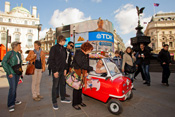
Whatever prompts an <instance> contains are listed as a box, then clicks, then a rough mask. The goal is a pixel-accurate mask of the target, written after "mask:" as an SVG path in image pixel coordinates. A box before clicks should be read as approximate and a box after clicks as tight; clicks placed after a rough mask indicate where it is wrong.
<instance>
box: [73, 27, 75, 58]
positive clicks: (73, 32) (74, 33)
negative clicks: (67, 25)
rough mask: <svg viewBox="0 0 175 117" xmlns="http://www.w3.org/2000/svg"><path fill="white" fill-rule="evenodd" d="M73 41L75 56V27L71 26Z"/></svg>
mask: <svg viewBox="0 0 175 117" xmlns="http://www.w3.org/2000/svg"><path fill="white" fill-rule="evenodd" d="M73 36H74V37H73V41H74V55H75V26H73Z"/></svg>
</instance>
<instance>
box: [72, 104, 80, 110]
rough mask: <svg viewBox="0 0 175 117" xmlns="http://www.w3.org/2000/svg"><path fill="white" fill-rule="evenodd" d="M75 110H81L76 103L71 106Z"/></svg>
mask: <svg viewBox="0 0 175 117" xmlns="http://www.w3.org/2000/svg"><path fill="white" fill-rule="evenodd" d="M73 107H74V108H75V109H76V110H81V108H80V107H79V106H78V105H76V106H73Z"/></svg>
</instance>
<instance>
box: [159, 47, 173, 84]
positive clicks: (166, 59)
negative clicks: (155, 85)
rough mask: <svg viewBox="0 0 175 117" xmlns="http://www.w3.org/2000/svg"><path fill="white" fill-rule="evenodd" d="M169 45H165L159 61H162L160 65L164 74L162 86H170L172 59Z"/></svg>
mask: <svg viewBox="0 0 175 117" xmlns="http://www.w3.org/2000/svg"><path fill="white" fill-rule="evenodd" d="M168 47H169V45H168V44H165V45H163V49H162V50H161V51H160V52H159V55H158V59H159V60H160V64H161V66H162V68H163V72H162V85H165V86H169V83H168V78H169V76H170V68H169V65H171V57H170V53H169V52H168Z"/></svg>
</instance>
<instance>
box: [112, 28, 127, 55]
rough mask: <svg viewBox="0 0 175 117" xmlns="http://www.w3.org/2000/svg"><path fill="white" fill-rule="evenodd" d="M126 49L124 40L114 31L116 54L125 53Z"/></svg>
mask: <svg viewBox="0 0 175 117" xmlns="http://www.w3.org/2000/svg"><path fill="white" fill-rule="evenodd" d="M125 49H126V47H125V44H124V43H123V39H122V38H121V37H120V36H119V35H118V34H117V33H116V30H114V52H115V51H116V50H118V51H123V52H124V51H125Z"/></svg>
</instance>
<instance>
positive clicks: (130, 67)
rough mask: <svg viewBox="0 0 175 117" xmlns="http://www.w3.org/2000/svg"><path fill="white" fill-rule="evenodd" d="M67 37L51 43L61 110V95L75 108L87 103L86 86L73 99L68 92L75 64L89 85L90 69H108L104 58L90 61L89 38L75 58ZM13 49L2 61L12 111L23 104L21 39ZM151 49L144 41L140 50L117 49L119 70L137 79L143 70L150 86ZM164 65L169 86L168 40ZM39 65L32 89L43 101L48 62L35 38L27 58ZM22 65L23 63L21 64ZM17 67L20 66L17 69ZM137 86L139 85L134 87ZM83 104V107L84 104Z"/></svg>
mask: <svg viewBox="0 0 175 117" xmlns="http://www.w3.org/2000/svg"><path fill="white" fill-rule="evenodd" d="M65 42H66V39H65V37H64V36H62V35H60V36H59V37H58V38H57V44H56V45H54V46H53V47H51V49H50V53H49V59H48V62H47V64H48V65H49V66H48V69H49V75H52V94H51V96H52V104H53V109H54V110H58V108H59V107H58V104H57V98H59V96H60V97H61V102H62V103H71V102H72V106H73V108H75V109H76V110H80V109H81V107H85V106H86V104H85V103H83V99H82V89H81V88H80V89H79V90H77V89H73V96H72V97H73V99H72V101H71V100H69V99H68V98H67V97H70V95H68V94H66V79H65V76H66V75H67V74H68V73H69V72H70V71H71V70H70V69H71V68H74V70H75V72H76V74H77V75H78V76H81V75H82V78H83V80H82V84H84V85H86V77H87V76H88V73H89V72H90V71H95V72H96V73H104V72H106V70H105V69H104V64H103V62H102V61H101V60H99V61H98V63H97V64H96V65H95V66H93V67H91V66H90V65H89V53H91V51H92V50H93V46H92V45H91V44H90V43H89V42H85V43H83V44H82V45H81V48H80V50H76V52H75V55H74V57H73V59H72V53H71V49H73V48H74V43H73V42H69V43H68V45H67V47H66V48H65V47H64V45H65ZM11 47H12V51H9V52H7V54H6V55H5V57H4V58H3V61H2V66H3V68H4V70H5V72H6V74H7V79H8V82H9V93H8V103H7V106H8V108H9V111H10V112H13V111H14V110H15V105H19V104H21V103H22V102H21V101H18V100H16V97H17V95H16V90H17V86H18V81H19V78H20V77H21V75H22V71H20V68H21V65H22V57H21V54H20V53H22V52H21V43H20V42H17V41H15V42H13V43H12V44H11ZM150 56H151V53H150V50H148V49H147V48H145V45H144V44H140V49H139V51H138V52H133V51H132V48H131V47H127V49H126V51H125V53H122V52H119V51H115V57H114V58H113V60H114V62H115V63H116V65H117V66H118V68H119V70H120V71H121V72H122V73H123V74H124V75H125V76H127V77H129V78H130V79H131V81H132V82H133V81H134V78H135V77H136V76H137V75H138V74H139V72H141V74H142V78H143V80H144V84H146V85H147V86H150V85H151V78H150V74H149V65H150ZM158 58H159V60H160V63H161V66H162V68H163V73H162V84H163V85H165V86H169V84H168V78H169V76H170V70H169V65H171V59H170V53H169V52H168V45H167V44H165V45H164V46H163V49H162V50H161V51H160V53H159V56H158ZM26 61H29V62H30V63H31V64H33V65H34V66H35V71H34V74H33V75H32V85H31V92H32V96H31V97H32V98H33V100H34V101H40V100H42V99H43V98H44V97H43V96H42V95H41V94H40V82H41V79H42V73H43V72H44V71H45V68H46V66H45V65H46V62H45V54H44V52H43V50H42V49H41V42H40V41H35V42H34V50H31V51H30V52H29V54H28V56H27V58H26ZM18 66H19V67H18ZM16 68H19V69H18V71H16ZM133 89H135V88H133ZM80 106H81V107H80Z"/></svg>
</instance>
